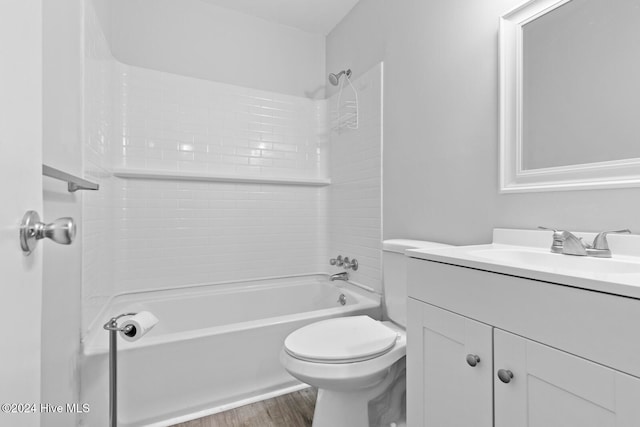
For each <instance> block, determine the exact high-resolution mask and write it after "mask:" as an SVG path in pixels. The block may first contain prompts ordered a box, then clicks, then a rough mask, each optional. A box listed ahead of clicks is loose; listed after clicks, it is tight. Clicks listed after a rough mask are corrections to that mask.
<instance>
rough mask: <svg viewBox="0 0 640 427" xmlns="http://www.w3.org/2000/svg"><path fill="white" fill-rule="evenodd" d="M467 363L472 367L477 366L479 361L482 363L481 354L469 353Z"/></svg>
mask: <svg viewBox="0 0 640 427" xmlns="http://www.w3.org/2000/svg"><path fill="white" fill-rule="evenodd" d="M467 363H468V364H469V366H471V367H472V368H473V367H475V366H476V365H477V364H478V363H480V356H478V355H477V354H467Z"/></svg>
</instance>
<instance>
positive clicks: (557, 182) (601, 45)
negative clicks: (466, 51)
mask: <svg viewBox="0 0 640 427" xmlns="http://www.w3.org/2000/svg"><path fill="white" fill-rule="evenodd" d="M638 47H640V0H616V1H609V0H533V1H529V2H527V3H525V4H524V5H522V6H520V7H518V8H516V9H514V10H513V11H511V12H509V13H507V14H506V15H504V16H503V17H502V18H501V22H500V54H501V57H500V60H501V64H500V66H501V67H500V68H501V99H500V102H501V174H500V175H501V185H500V189H501V192H525V191H552V190H571V189H589V188H613V187H625V186H640V50H638Z"/></svg>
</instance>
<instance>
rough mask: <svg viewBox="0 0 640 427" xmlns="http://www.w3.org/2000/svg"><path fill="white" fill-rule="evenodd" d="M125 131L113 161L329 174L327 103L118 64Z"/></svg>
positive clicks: (228, 171)
mask: <svg viewBox="0 0 640 427" xmlns="http://www.w3.org/2000/svg"><path fill="white" fill-rule="evenodd" d="M118 69H119V79H120V81H121V84H120V88H121V93H120V97H121V105H120V107H121V108H120V114H119V120H120V122H121V125H120V126H119V129H121V131H122V134H121V135H120V136H121V138H119V140H120V143H119V147H118V148H117V150H116V151H115V152H114V154H115V159H114V160H115V162H114V165H115V166H116V167H127V168H135V169H154V170H158V169H159V170H170V171H187V172H203V173H211V174H216V173H217V174H238V175H243V176H245V175H258V176H284V177H307V178H324V177H326V176H327V172H328V169H327V166H328V162H327V137H328V135H327V130H326V124H325V123H326V118H325V115H326V107H325V102H324V101H317V100H313V99H308V98H302V97H296V96H289V95H283V94H278V93H273V92H267V91H262V90H256V89H248V88H242V87H238V86H233V85H228V84H224V83H217V82H212V81H207V80H201V79H196V78H191V77H185V76H179V75H176V74H170V73H163V72H158V71H154V70H149V69H144V68H139V67H132V66H128V65H124V64H118Z"/></svg>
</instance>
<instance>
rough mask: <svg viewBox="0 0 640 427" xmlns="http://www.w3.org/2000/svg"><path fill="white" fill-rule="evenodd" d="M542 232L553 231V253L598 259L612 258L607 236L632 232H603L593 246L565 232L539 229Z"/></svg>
mask: <svg viewBox="0 0 640 427" xmlns="http://www.w3.org/2000/svg"><path fill="white" fill-rule="evenodd" d="M538 228H539V229H541V230H551V231H553V243H552V244H551V252H553V253H556V254H564V255H577V256H592V257H597V258H611V249H609V243H608V242H607V234H610V233H625V234H630V233H631V230H629V229H624V230H616V231H603V232H602V233H598V235H597V236H596V238H595V239H594V240H593V245H590V244H589V243H585V242H584V241H583V240H582V238H581V237H577V236H576V235H575V234H573V233H571V232H569V231H565V230H555V229H553V228H545V227H538Z"/></svg>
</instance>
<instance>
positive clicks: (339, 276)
mask: <svg viewBox="0 0 640 427" xmlns="http://www.w3.org/2000/svg"><path fill="white" fill-rule="evenodd" d="M329 279H331V281H332V282H333V281H334V280H344V281H345V282H346V281H347V280H349V273H347V272H346V271H343V272H342V273H337V274H332V275H331V276H329Z"/></svg>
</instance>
